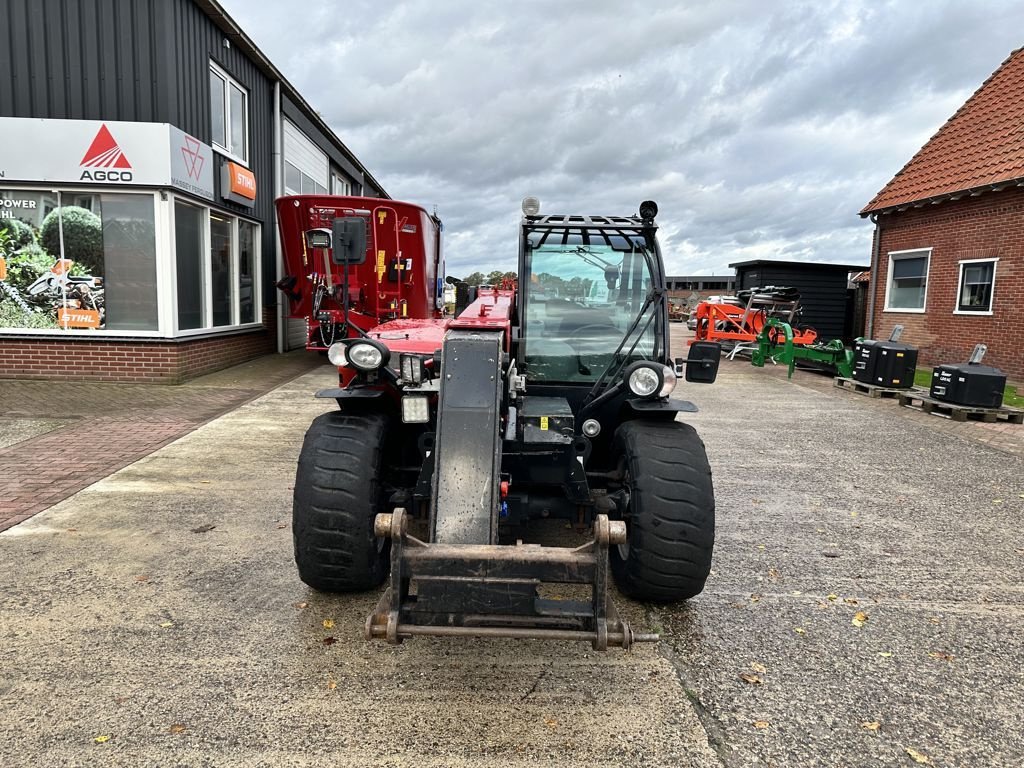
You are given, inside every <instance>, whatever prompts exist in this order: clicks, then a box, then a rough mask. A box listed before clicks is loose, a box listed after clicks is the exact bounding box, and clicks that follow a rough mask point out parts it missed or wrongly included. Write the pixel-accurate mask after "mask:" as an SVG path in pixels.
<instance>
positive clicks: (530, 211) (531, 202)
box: [523, 197, 540, 216]
mask: <svg viewBox="0 0 1024 768" xmlns="http://www.w3.org/2000/svg"><path fill="white" fill-rule="evenodd" d="M538 213H540V200H538V199H537V198H536V197H524V198H523V215H524V216H536V215H537V214H538Z"/></svg>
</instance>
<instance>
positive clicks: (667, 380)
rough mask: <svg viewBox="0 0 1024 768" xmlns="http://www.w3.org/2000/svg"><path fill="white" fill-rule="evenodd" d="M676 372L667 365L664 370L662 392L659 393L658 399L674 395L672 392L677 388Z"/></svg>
mask: <svg viewBox="0 0 1024 768" xmlns="http://www.w3.org/2000/svg"><path fill="white" fill-rule="evenodd" d="M676 380H677V377H676V372H675V370H674V369H673V368H672V366H670V365H666V366H664V367H663V369H662V385H661V391H660V392H658V397H668V396H669V395H671V394H672V390H673V389H675V388H676Z"/></svg>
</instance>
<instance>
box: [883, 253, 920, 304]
mask: <svg viewBox="0 0 1024 768" xmlns="http://www.w3.org/2000/svg"><path fill="white" fill-rule="evenodd" d="M888 256H889V268H888V270H887V273H886V277H885V309H883V310H882V311H883V312H900V313H906V314H912V315H923V314H925V313H926V312H927V311H928V286H929V284H930V283H931V280H930V279H929V277H930V275H931V269H932V249H931V248H910V249H907V250H905V251H889V254H888ZM922 256H924V258H925V263H924V306H923V307H920V308H917V307H910V308H905V307H893V306H892V305H891V304H890V303H889V298H890V296H889V294H890V292H891V289H892V267H893V264H894V263H895V262H897V261H899V260H901V259H919V258H921V257H922Z"/></svg>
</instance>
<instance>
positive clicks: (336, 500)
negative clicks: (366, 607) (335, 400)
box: [292, 411, 391, 592]
mask: <svg viewBox="0 0 1024 768" xmlns="http://www.w3.org/2000/svg"><path fill="white" fill-rule="evenodd" d="M387 426H388V418H387V416H385V415H383V414H359V415H355V414H348V413H342V412H340V411H334V412H331V413H325V414H323V415H321V416H318V417H317V418H316V419H314V420H313V423H312V424H311V425H310V427H309V429H308V430H307V431H306V438H305V440H304V441H303V443H302V452H301V453H300V454H299V464H298V468H297V470H296V473H295V491H294V495H293V502H292V535H293V538H294V541H295V563H296V565H298V567H299V578H300V579H302V581H304V582H305V583H306V584H308V585H309V586H311V587H313V589H316V590H319V591H321V592H358V591H362V590H367V589H372V588H374V587H377V586H379V585H380V584H381V582H382V581H384V579H385V578H386V577H387V575H388V570H389V567H390V551H391V543H390V541H388V540H378V539H377V537H376V536H374V533H373V519H374V517H375V516H376V515H377V513H378V512H382V511H384V510H383V504H382V502H383V498H384V496H383V491H382V485H381V479H382V478H381V473H382V470H383V466H384V440H385V435H386V434H387Z"/></svg>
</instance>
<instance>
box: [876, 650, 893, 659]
mask: <svg viewBox="0 0 1024 768" xmlns="http://www.w3.org/2000/svg"><path fill="white" fill-rule="evenodd" d="M878 655H879V656H881V657H882V658H883V659H888V658H889V657H890V656H892V653H891V652H889V651H882V652H881V653H879V654H878Z"/></svg>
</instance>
